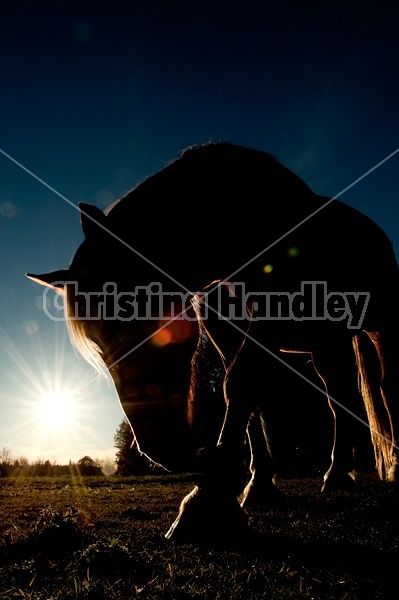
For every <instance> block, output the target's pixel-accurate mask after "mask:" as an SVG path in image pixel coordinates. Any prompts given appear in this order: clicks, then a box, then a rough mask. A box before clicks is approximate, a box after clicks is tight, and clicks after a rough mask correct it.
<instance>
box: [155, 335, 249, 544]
mask: <svg viewBox="0 0 399 600" xmlns="http://www.w3.org/2000/svg"><path fill="white" fill-rule="evenodd" d="M228 326H229V327H231V325H228ZM246 347H247V344H246V343H245V344H243V346H241V349H240V351H239V352H238V353H237V355H236V357H235V359H234V360H233V361H232V362H231V364H230V366H229V368H228V369H227V373H226V378H225V381H224V395H225V402H226V413H225V418H224V422H223V426H222V429H221V432H220V436H219V439H218V442H217V444H216V446H214V447H213V448H212V447H211V448H207V449H205V450H204V451H203V453H202V456H201V457H200V458H201V461H202V471H203V475H202V477H201V478H200V481H199V483H198V485H197V486H196V487H195V488H194V489H193V490H192V491H191V492H190V493H189V494H188V495H187V496H186V497H185V498H184V499H183V501H182V503H181V505H180V510H179V514H178V516H177V518H176V520H175V521H174V523H173V524H172V526H171V527H170V529H169V531H168V532H167V533H166V537H167V538H168V539H199V540H209V539H211V540H212V539H216V540H227V539H230V540H231V539H236V538H237V537H238V538H239V537H242V536H243V535H245V533H246V532H247V528H248V518H247V515H246V513H245V511H244V510H243V508H242V507H241V505H240V503H239V501H238V496H239V495H240V494H241V492H242V490H243V488H244V486H245V482H246V479H247V469H246V466H245V438H246V430H247V424H248V421H249V417H250V415H251V412H252V411H253V408H254V406H253V400H252V398H253V397H254V396H253V392H254V390H253V389H252V386H251V384H250V381H251V371H250V372H249V373H248V366H249V361H248V356H247V354H250V353H248V352H247V351H246ZM251 370H252V369H251Z"/></svg>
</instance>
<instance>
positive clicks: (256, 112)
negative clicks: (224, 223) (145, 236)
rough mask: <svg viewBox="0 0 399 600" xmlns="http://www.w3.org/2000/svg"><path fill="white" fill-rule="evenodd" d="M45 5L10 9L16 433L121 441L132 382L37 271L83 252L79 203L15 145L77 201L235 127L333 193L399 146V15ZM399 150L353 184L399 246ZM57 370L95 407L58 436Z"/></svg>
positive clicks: (95, 199) (4, 269)
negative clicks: (53, 310) (62, 316)
mask: <svg viewBox="0 0 399 600" xmlns="http://www.w3.org/2000/svg"><path fill="white" fill-rule="evenodd" d="M274 4H276V5H277V3H274ZM30 5H31V3H29V4H25V3H19V4H18V3H17V4H15V5H14V8H13V9H7V8H1V9H0V75H1V88H0V89H1V94H0V115H1V118H0V150H1V151H2V153H1V154H0V250H1V254H0V256H1V258H0V271H1V282H2V294H1V298H0V356H1V362H0V370H1V382H2V383H1V387H0V448H1V447H2V446H7V447H8V448H10V449H11V451H12V453H13V455H14V456H19V455H20V454H26V455H29V456H32V457H34V456H36V457H37V456H38V457H43V458H50V459H53V458H55V457H56V456H58V457H59V458H60V460H63V458H64V457H66V456H67V457H71V458H80V457H81V456H84V454H90V455H91V456H92V457H104V456H107V455H110V454H111V453H112V447H113V434H114V431H115V429H116V427H117V425H118V423H119V422H120V421H121V420H122V417H123V415H122V413H121V410H120V408H119V405H118V402H117V399H116V396H115V393H114V392H113V390H112V389H110V388H109V387H107V384H106V383H104V382H101V381H98V379H96V376H95V375H94V374H93V372H92V370H91V369H90V367H88V366H86V365H85V363H84V362H83V361H82V360H81V359H79V358H78V357H76V356H75V354H74V352H73V350H72V349H71V347H70V344H69V341H68V339H67V338H66V336H65V327H64V324H63V323H59V324H55V323H53V322H51V321H50V320H49V319H48V318H47V317H46V316H45V315H44V313H43V310H42V309H41V307H40V304H41V292H42V289H41V288H38V286H35V285H34V283H32V282H30V281H29V280H27V279H26V278H24V273H25V272H27V271H36V272H40V271H46V270H51V269H55V268H60V267H66V266H67V265H68V263H69V260H70V258H71V256H72V254H73V253H74V251H75V250H76V248H77V246H78V245H79V243H80V241H81V240H82V233H81V229H80V224H79V215H78V212H77V211H76V210H74V208H73V207H72V206H71V205H70V204H68V203H67V202H66V201H65V200H63V199H62V198H61V197H59V196H57V195H56V194H55V193H54V192H52V191H51V190H50V189H49V188H48V187H46V186H45V185H43V184H42V183H40V182H39V181H38V180H37V179H35V178H34V177H32V176H31V175H30V174H29V173H27V172H26V170H24V169H23V168H21V166H18V165H17V164H16V162H13V160H14V161H17V162H18V163H20V164H21V165H22V166H23V167H25V169H28V170H29V171H31V172H32V173H33V174H34V175H35V176H36V177H38V178H40V179H41V180H43V181H44V182H46V183H47V184H48V186H51V187H52V188H54V189H55V190H57V191H58V192H59V193H60V194H61V195H63V196H65V197H66V198H68V199H69V200H70V202H72V203H73V204H77V203H78V202H79V201H86V202H91V203H94V204H97V205H98V206H100V207H101V208H105V206H107V205H108V204H109V203H110V202H111V201H112V200H114V199H116V198H118V197H120V196H121V195H122V194H124V193H125V192H126V191H127V190H128V189H130V188H131V187H133V186H134V185H135V184H136V183H138V182H139V181H141V180H142V179H143V178H144V177H146V176H148V175H151V174H152V173H154V172H155V171H157V170H159V169H160V168H162V166H163V165H164V164H165V162H166V161H168V160H169V159H171V158H172V157H174V156H176V155H177V153H178V152H179V151H180V150H181V149H182V148H184V147H186V146H188V145H192V144H196V143H202V142H205V141H208V140H209V139H212V140H219V139H222V140H228V141H231V142H234V143H239V144H243V145H248V146H252V147H255V148H259V149H261V150H265V151H267V152H270V153H272V154H274V155H275V156H277V158H278V159H279V160H281V162H283V163H284V164H285V165H287V166H288V167H289V168H291V169H292V170H293V171H294V172H296V173H297V174H298V175H300V176H301V177H302V178H303V179H304V180H305V181H306V182H307V183H308V184H309V185H310V186H311V187H312V189H313V190H314V191H316V192H318V193H320V194H324V195H328V196H334V195H336V194H337V193H339V192H340V191H341V190H342V189H344V188H346V187H347V186H349V185H350V184H351V183H352V182H353V181H355V180H356V179H358V178H359V177H361V176H362V175H363V174H364V173H365V172H367V171H368V170H369V169H371V168H372V167H374V166H375V165H376V164H377V163H379V162H380V161H382V160H383V159H384V158H385V157H387V156H388V155H390V154H391V153H392V152H394V151H395V150H396V149H397V148H398V147H399V136H398V121H399V117H398V108H397V107H398V91H399V90H398V77H397V65H398V58H399V56H398V36H397V23H398V16H399V15H398V10H397V9H395V8H393V7H391V8H387V7H388V6H389V5H388V4H387V5H384V4H382V3H380V4H375V5H374V6H373V8H368V5H367V4H363V3H352V2H345V3H344V2H342V3H334V5H332V6H331V7H329V6H327V5H326V4H325V3H312V2H307V3H297V2H295V3H294V2H281V3H278V6H275V5H273V6H272V7H270V6H269V3H267V2H247V1H241V2H224V1H221V2H213V3H208V2H201V3H195V5H194V3H190V2H164V3H160V2H152V1H151V0H148V1H145V2H144V1H143V2H134V1H132V2H130V3H128V4H125V5H123V4H122V3H107V5H106V7H105V8H102V9H99V8H98V7H96V5H95V4H93V5H92V7H90V6H89V5H87V4H85V3H82V4H81V5H80V8H75V7H74V5H73V4H68V7H67V8H65V9H62V10H61V9H60V8H52V9H49V8H46V7H45V5H44V4H40V3H38V4H37V3H35V7H34V8H27V7H29V6H30ZM336 5H338V6H336ZM52 6H56V4H55V3H53V4H52ZM126 6H128V8H126ZM41 7H42V8H41ZM93 7H94V8H93ZM4 153H5V154H4ZM6 155H9V156H10V157H11V158H12V159H13V160H11V159H10V158H8V157H7V156H6ZM398 161H399V154H398V155H396V156H394V157H393V158H391V159H390V160H389V161H387V162H386V163H384V164H383V165H382V166H381V167H380V168H378V169H377V170H375V171H374V172H373V173H371V174H370V175H369V176H367V177H365V178H364V179H363V180H362V181H361V182H359V183H358V184H356V185H355V186H353V187H352V188H351V189H350V190H349V191H348V192H346V193H345V195H344V196H342V197H341V199H342V200H344V201H346V202H348V203H349V204H352V205H353V206H355V207H356V208H358V209H359V210H361V211H362V212H364V213H366V214H367V215H369V216H370V217H371V218H373V219H374V220H375V221H377V223H378V224H379V225H381V226H382V227H383V228H384V229H385V230H386V232H387V233H388V235H389V236H390V238H391V240H392V241H393V244H394V247H395V250H396V253H397V256H398V255H399V231H398V223H399V206H398V189H399V169H398ZM165 210H167V206H165ZM243 210H244V207H243ZM330 234H331V240H332V243H335V240H336V241H337V242H339V232H334V231H331V232H330ZM336 235H337V236H338V237H337V238H336V237H335V236H336ZM375 268H378V265H370V269H371V270H372V269H375ZM61 346H62V348H63V350H62V349H60V347H61ZM57 378H58V379H59V380H60V385H62V386H64V387H68V386H69V385H70V381H71V379H72V380H73V381H74V382H78V383H79V385H78V388H79V389H78V391H77V392H76V393H77V394H78V396H79V398H80V400H79V402H80V406H82V407H83V409H84V410H85V414H82V415H81V416H80V420H79V424H75V425H76V426H75V428H74V430H73V431H72V430H71V429H72V428H70V431H69V432H68V433H69V438H68V439H66V440H65V444H61V443H60V440H59V439H58V440H56V442H57V444H56V445H54V444H53V442H54V440H48V439H47V437H46V435H45V432H44V430H43V428H40V426H39V425H38V424H37V423H36V420H35V419H36V417H35V402H36V399H37V396H40V394H41V392H42V390H43V388H45V387H51V385H53V383H52V382H54V381H55V379H57ZM75 391H76V390H75ZM64 446H65V447H64ZM60 448H62V451H61V450H60ZM68 452H69V454H68Z"/></svg>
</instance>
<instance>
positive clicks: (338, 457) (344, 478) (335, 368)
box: [312, 337, 367, 491]
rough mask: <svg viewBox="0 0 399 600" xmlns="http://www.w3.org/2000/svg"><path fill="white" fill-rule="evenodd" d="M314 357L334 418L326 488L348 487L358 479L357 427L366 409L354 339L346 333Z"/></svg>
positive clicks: (325, 479) (313, 355) (325, 480)
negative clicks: (355, 450)
mask: <svg viewBox="0 0 399 600" xmlns="http://www.w3.org/2000/svg"><path fill="white" fill-rule="evenodd" d="M312 361H313V365H314V368H315V370H316V373H317V374H318V375H319V377H320V379H321V380H322V381H323V383H324V386H325V389H326V394H327V399H328V403H329V406H330V408H331V411H332V415H333V419H334V438H333V448H332V452H331V463H330V467H329V468H328V470H327V472H326V473H325V475H324V484H323V487H322V490H323V491H326V490H330V489H345V488H348V487H351V486H353V484H354V480H355V472H354V466H355V465H354V442H355V431H356V428H357V427H358V426H359V422H360V421H362V418H361V415H362V414H363V410H364V409H363V403H362V401H361V400H362V399H361V395H360V392H359V388H358V381H357V368H356V362H355V357H354V352H353V348H352V343H351V339H350V338H349V337H348V338H347V337H345V338H344V339H343V340H341V341H335V342H334V343H330V345H329V346H326V347H325V348H323V350H320V351H317V352H313V353H312ZM364 425H365V426H367V423H366V422H364Z"/></svg>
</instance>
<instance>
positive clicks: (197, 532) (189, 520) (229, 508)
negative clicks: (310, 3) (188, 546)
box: [165, 487, 248, 542]
mask: <svg viewBox="0 0 399 600" xmlns="http://www.w3.org/2000/svg"><path fill="white" fill-rule="evenodd" d="M247 533H248V517H247V515H246V513H245V512H244V511H243V509H242V508H241V506H240V505H239V503H238V500H237V498H235V497H230V496H217V495H216V493H215V492H214V493H213V494H212V493H210V492H208V491H207V492H204V491H203V490H201V488H199V487H195V488H194V489H193V490H192V491H191V492H190V493H189V494H188V495H187V496H186V497H185V498H184V499H183V501H182V503H181V505H180V510H179V514H178V516H177V518H176V520H175V521H174V523H173V524H172V526H171V527H170V528H169V530H168V531H167V533H166V534H165V537H166V538H167V539H168V540H173V541H217V542H225V541H237V540H239V539H242V538H243V537H245V536H246V535H247Z"/></svg>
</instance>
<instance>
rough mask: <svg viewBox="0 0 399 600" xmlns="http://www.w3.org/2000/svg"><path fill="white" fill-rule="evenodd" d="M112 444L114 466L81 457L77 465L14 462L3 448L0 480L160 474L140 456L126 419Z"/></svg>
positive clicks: (109, 463)
mask: <svg viewBox="0 0 399 600" xmlns="http://www.w3.org/2000/svg"><path fill="white" fill-rule="evenodd" d="M114 444H115V448H116V449H117V452H116V457H115V462H114V461H113V460H99V459H93V458H91V457H90V456H83V457H82V458H81V459H79V460H78V461H77V462H72V461H69V463H68V464H65V465H59V464H57V463H55V462H51V461H50V460H43V459H37V460H35V461H34V462H31V461H29V459H28V458H27V457H26V456H20V457H18V458H13V456H12V453H11V451H10V450H9V449H8V448H6V447H3V448H1V449H0V477H48V476H50V477H60V476H64V475H73V476H79V475H80V476H101V475H102V476H105V475H121V476H128V475H147V474H149V473H155V472H157V471H159V472H160V470H159V468H156V467H155V466H154V464H153V463H152V462H151V461H150V460H149V459H148V458H147V457H146V456H145V455H143V454H141V453H140V451H139V448H138V446H137V443H136V441H135V438H134V435H133V432H132V429H131V427H130V425H129V423H128V421H127V420H126V419H124V420H123V421H122V422H121V423H120V425H119V426H118V427H117V429H116V432H115V435H114ZM162 472H164V471H163V469H162Z"/></svg>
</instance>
